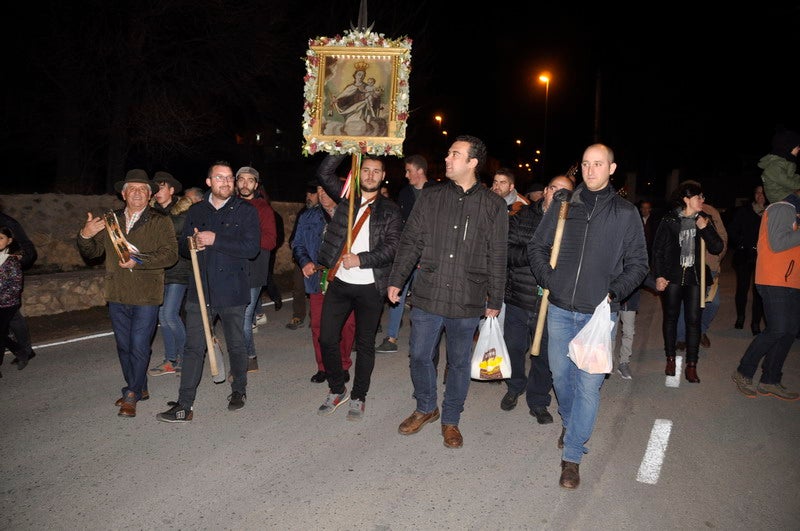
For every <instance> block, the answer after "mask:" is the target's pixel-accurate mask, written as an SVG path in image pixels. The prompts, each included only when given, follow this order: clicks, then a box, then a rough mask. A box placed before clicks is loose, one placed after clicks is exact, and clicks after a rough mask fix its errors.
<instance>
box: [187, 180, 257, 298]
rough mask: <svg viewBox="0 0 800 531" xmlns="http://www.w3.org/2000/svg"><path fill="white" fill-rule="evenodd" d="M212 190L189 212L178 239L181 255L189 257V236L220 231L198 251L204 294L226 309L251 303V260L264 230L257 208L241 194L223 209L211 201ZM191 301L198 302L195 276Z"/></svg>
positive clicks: (190, 286)
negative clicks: (249, 274) (217, 207)
mask: <svg viewBox="0 0 800 531" xmlns="http://www.w3.org/2000/svg"><path fill="white" fill-rule="evenodd" d="M209 196H210V192H206V195H205V197H204V198H203V200H202V201H200V202H199V203H195V204H194V205H192V206H191V207H190V208H189V210H188V212H187V213H186V222H185V223H184V225H183V232H182V233H181V237H180V238H179V239H178V245H179V251H180V254H181V256H184V257H186V258H189V257H190V256H191V255H190V254H189V242H188V240H187V238H188V237H189V236H191V235H193V234H194V229H195V228H197V230H198V231H200V232H203V231H212V232H214V233H215V234H216V238H215V240H214V245H211V246H208V247H206V248H205V249H204V250H202V251H198V252H197V261H198V263H199V264H200V280H201V282H202V283H203V294H204V295H205V298H206V303H207V304H209V305H210V306H215V307H218V308H224V307H229V306H247V305H248V304H250V282H249V279H248V276H247V261H248V260H250V259H251V258H255V256H256V255H257V254H258V253H259V251H260V250H261V230H260V224H259V219H258V212H257V211H256V208H255V207H254V206H253V205H251V204H250V203H248V202H247V201H245V200H244V199H241V198H239V197H235V196H234V197H231V198H230V199H228V202H227V203H225V205H224V206H223V207H222V208H220V209H219V210H217V209H215V208H214V206H213V205H212V204H211V203H210V202H209ZM188 300H191V301H193V302H198V298H197V286H196V285H195V279H194V275H192V279H191V282H190V283H189V294H188Z"/></svg>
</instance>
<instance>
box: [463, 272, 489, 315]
mask: <svg viewBox="0 0 800 531" xmlns="http://www.w3.org/2000/svg"><path fill="white" fill-rule="evenodd" d="M487 286H488V278H487V277H486V274H485V273H477V272H474V271H467V279H466V282H465V286H464V288H465V297H464V303H465V305H466V306H481V307H482V306H484V305H485V304H486V298H487V295H488V294H487V289H488V288H487Z"/></svg>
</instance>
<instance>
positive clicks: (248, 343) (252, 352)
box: [243, 287, 261, 358]
mask: <svg viewBox="0 0 800 531" xmlns="http://www.w3.org/2000/svg"><path fill="white" fill-rule="evenodd" d="M260 302H261V288H260V287H259V288H250V304H248V305H247V308H245V310H244V327H243V333H244V344H245V347H246V349H247V357H248V358H255V357H256V343H255V340H254V339H253V323H254V322H255V320H256V313H258V309H259V308H260V306H259V303H260Z"/></svg>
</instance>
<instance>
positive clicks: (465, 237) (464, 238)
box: [461, 216, 469, 242]
mask: <svg viewBox="0 0 800 531" xmlns="http://www.w3.org/2000/svg"><path fill="white" fill-rule="evenodd" d="M468 228H469V216H467V220H466V221H465V222H464V237H463V238H462V239H461V241H462V242H465V241H467V229H468Z"/></svg>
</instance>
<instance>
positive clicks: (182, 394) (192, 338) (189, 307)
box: [178, 300, 247, 409]
mask: <svg viewBox="0 0 800 531" xmlns="http://www.w3.org/2000/svg"><path fill="white" fill-rule="evenodd" d="M185 307H186V349H185V350H184V352H183V368H182V369H181V385H180V390H179V392H178V402H179V403H180V405H181V406H182V407H184V408H186V409H189V408H191V407H192V405H193V404H194V399H195V397H196V396H197V386H198V385H199V384H200V379H201V378H202V376H203V365H204V363H205V354H206V336H205V331H204V330H203V318H202V316H201V314H200V305H199V304H198V303H197V302H193V301H189V300H187V301H186V304H185ZM245 308H247V305H242V306H227V307H222V308H215V307H213V306H210V307H209V308H208V320H209V322H210V323H211V326H213V323H214V321H215V320H216V318H217V317H219V319H220V321H222V333H223V334H224V335H225V348H226V350H227V351H228V359H229V360H230V365H231V367H230V369H231V375H232V376H233V382H232V383H231V391H238V392H239V393H242V394H246V392H247V347H246V345H245V341H244V310H245Z"/></svg>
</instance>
